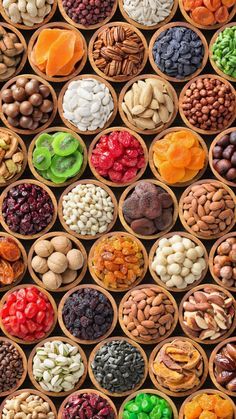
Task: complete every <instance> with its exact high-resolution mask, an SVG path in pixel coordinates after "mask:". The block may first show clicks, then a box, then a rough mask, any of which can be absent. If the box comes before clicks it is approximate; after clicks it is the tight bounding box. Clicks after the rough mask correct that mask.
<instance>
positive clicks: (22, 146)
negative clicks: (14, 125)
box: [0, 127, 27, 188]
mask: <svg viewBox="0 0 236 419" xmlns="http://www.w3.org/2000/svg"><path fill="white" fill-rule="evenodd" d="M13 131H14V130H10V129H7V128H2V127H1V128H0V133H1V132H5V133H7V134H11V135H13V136H14V137H15V138H17V140H18V149H19V151H22V153H23V155H24V159H23V162H22V167H21V170H20V172H18V173H16V174H15V175H14V176H13V177H12V178H11V179H8V180H6V182H5V183H2V182H0V188H1V187H2V188H5V187H6V186H8V185H10V184H12V183H13V182H15V181H16V180H17V179H19V178H20V177H21V176H22V175H23V173H24V171H25V168H26V166H27V149H26V146H25V142H24V141H23V140H22V138H21V137H20V136H19V135H17V134H16V133H15V132H13Z"/></svg>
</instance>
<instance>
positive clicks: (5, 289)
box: [0, 231, 27, 292]
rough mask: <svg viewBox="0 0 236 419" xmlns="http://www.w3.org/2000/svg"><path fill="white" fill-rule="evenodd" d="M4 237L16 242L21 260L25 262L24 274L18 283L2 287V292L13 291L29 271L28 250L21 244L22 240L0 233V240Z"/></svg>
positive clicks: (0, 289)
mask: <svg viewBox="0 0 236 419" xmlns="http://www.w3.org/2000/svg"><path fill="white" fill-rule="evenodd" d="M2 237H7V238H10V239H11V240H14V242H16V244H17V246H18V247H19V249H20V252H21V259H22V260H23V263H24V272H22V274H21V275H20V276H19V278H18V279H17V280H16V281H14V282H12V284H10V285H6V286H5V287H0V292H6V291H8V290H10V289H12V288H13V287H15V286H16V285H18V284H19V283H20V282H21V281H22V279H23V278H24V276H25V274H26V271H27V253H26V250H25V248H24V246H23V244H22V243H21V242H20V240H17V239H16V238H15V237H14V238H12V234H8V233H3V232H2V231H1V232H0V240H1V238H2Z"/></svg>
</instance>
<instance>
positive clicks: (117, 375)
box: [91, 340, 144, 393]
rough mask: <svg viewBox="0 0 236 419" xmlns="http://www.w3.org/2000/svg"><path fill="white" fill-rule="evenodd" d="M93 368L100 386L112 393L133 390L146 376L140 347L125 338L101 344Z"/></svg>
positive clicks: (92, 364)
mask: <svg viewBox="0 0 236 419" xmlns="http://www.w3.org/2000/svg"><path fill="white" fill-rule="evenodd" d="M91 368H92V372H93V375H94V377H95V378H96V380H97V381H98V383H99V384H100V386H101V387H102V388H104V389H106V390H108V391H110V392H111V393H122V392H123V391H129V390H132V389H134V388H135V387H136V386H138V385H139V384H140V382H141V380H142V379H143V377H144V359H143V357H142V355H141V353H140V351H139V349H138V348H136V347H135V346H133V345H131V344H130V343H129V342H126V341H125V340H113V341H111V342H107V343H105V344H104V345H103V346H101V348H100V349H99V350H98V351H97V353H96V354H95V357H94V360H93V361H92V363H91Z"/></svg>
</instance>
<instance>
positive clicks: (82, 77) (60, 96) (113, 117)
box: [58, 74, 118, 135]
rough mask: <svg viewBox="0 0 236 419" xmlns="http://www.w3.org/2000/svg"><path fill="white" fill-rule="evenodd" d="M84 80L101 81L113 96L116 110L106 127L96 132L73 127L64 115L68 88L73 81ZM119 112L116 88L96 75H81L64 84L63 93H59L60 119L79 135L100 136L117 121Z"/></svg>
mask: <svg viewBox="0 0 236 419" xmlns="http://www.w3.org/2000/svg"><path fill="white" fill-rule="evenodd" d="M84 79H95V80H97V81H99V82H100V83H103V84H105V85H106V86H107V87H108V89H109V91H110V94H111V96H112V99H113V103H114V109H113V112H112V114H111V116H110V118H109V119H108V121H107V122H106V124H105V125H104V127H102V128H97V129H95V130H93V131H80V130H79V129H78V128H77V127H76V125H73V124H72V123H71V122H70V121H69V120H68V119H66V118H65V117H64V115H63V98H64V94H65V92H66V91H67V88H68V86H69V84H70V83H71V82H72V81H76V80H84ZM117 110H118V100H117V95H116V92H115V90H114V88H113V87H112V85H111V84H110V83H108V81H107V80H105V79H104V78H102V77H99V76H97V75H95V74H80V75H79V76H77V77H74V78H73V79H71V80H69V81H68V82H67V83H66V84H64V86H63V87H62V89H61V91H60V93H59V97H58V112H59V115H60V117H61V120H62V122H63V124H65V125H66V126H67V127H68V128H70V130H72V131H76V132H78V133H79V134H83V135H95V134H98V133H99V132H101V131H102V130H105V129H106V128H108V127H109V126H110V125H111V124H112V122H113V121H114V119H115V117H116V114H117Z"/></svg>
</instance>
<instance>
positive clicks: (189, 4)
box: [183, 0, 194, 12]
mask: <svg viewBox="0 0 236 419" xmlns="http://www.w3.org/2000/svg"><path fill="white" fill-rule="evenodd" d="M183 6H184V10H186V12H189V11H190V10H193V9H194V0H183Z"/></svg>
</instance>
